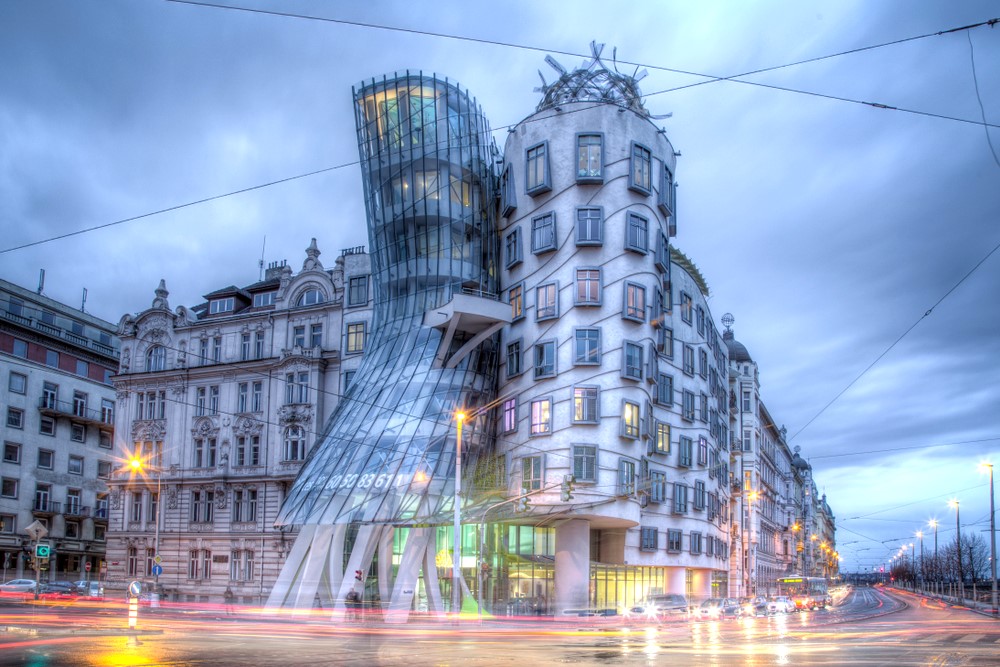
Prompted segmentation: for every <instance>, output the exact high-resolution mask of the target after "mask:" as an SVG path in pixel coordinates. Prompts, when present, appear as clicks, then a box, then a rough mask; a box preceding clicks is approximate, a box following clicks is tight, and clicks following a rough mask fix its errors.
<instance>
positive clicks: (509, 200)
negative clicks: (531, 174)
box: [500, 162, 517, 218]
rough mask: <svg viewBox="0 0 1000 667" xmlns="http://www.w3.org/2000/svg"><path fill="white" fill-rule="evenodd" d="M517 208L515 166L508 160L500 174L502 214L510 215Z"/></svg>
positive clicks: (504, 215) (503, 215)
mask: <svg viewBox="0 0 1000 667" xmlns="http://www.w3.org/2000/svg"><path fill="white" fill-rule="evenodd" d="M515 209H517V188H516V183H515V180H514V166H513V165H512V164H511V163H510V162H508V163H507V164H506V165H504V168H503V171H502V172H501V174H500V215H501V217H504V218H506V217H508V216H510V214H511V213H513V212H514V211H515Z"/></svg>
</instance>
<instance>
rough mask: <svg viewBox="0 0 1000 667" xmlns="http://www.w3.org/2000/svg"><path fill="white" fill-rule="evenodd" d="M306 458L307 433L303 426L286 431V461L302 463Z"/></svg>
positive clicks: (292, 427) (291, 427)
mask: <svg viewBox="0 0 1000 667" xmlns="http://www.w3.org/2000/svg"><path fill="white" fill-rule="evenodd" d="M305 458H306V432H305V429H304V428H302V427H301V426H289V427H288V428H286V429H285V459H284V460H285V461H302V460H304V459H305Z"/></svg>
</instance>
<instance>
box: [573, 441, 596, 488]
mask: <svg viewBox="0 0 1000 667" xmlns="http://www.w3.org/2000/svg"><path fill="white" fill-rule="evenodd" d="M573 477H575V478H576V481H578V482H596V481H597V447H595V446H594V445H573Z"/></svg>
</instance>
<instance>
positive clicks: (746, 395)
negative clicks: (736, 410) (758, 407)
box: [743, 389, 751, 412]
mask: <svg viewBox="0 0 1000 667" xmlns="http://www.w3.org/2000/svg"><path fill="white" fill-rule="evenodd" d="M750 409H751V404H750V390H749V389H744V390H743V412H750Z"/></svg>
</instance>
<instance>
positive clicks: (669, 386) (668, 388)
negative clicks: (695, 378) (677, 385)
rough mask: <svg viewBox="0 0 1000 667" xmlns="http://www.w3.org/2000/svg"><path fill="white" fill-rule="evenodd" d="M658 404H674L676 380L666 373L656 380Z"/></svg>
mask: <svg viewBox="0 0 1000 667" xmlns="http://www.w3.org/2000/svg"><path fill="white" fill-rule="evenodd" d="M656 403H657V404H658V405H663V406H667V407H669V406H671V405H673V404H674V378H673V376H671V375H667V374H666V373H660V374H659V376H658V377H657V379H656Z"/></svg>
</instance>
